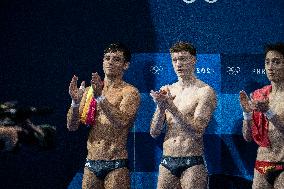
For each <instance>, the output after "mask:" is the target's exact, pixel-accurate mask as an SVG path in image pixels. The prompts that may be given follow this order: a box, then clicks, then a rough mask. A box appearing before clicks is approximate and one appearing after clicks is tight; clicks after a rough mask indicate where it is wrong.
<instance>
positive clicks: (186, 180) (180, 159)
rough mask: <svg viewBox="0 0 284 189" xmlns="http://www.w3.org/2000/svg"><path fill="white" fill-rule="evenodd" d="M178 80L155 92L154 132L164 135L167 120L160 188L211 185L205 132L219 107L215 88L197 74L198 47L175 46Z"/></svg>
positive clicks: (172, 188)
mask: <svg viewBox="0 0 284 189" xmlns="http://www.w3.org/2000/svg"><path fill="white" fill-rule="evenodd" d="M170 53H171V58H172V64H173V67H174V71H175V73H176V75H177V77H178V81H177V82H176V83H173V84H171V85H166V86H163V87H162V88H161V90H160V91H151V93H150V95H151V96H152V98H153V100H154V102H155V103H156V105H157V108H156V111H155V113H154V116H153V119H152V122H151V129H150V134H151V136H152V137H154V138H155V137H157V136H158V135H160V134H161V131H162V130H163V127H164V122H166V125H167V128H166V135H165V139H164V143H163V157H162V160H161V164H160V166H159V177H158V187H157V188H158V189H178V188H182V189H185V188H186V189H188V188H194V189H196V188H198V189H201V188H202V189H203V188H207V180H208V179H207V178H208V173H207V170H206V167H205V164H204V159H203V155H204V150H203V134H204V132H205V128H206V127H207V125H208V123H209V121H210V119H211V116H212V113H213V111H214V109H215V107H216V103H217V102H216V101H217V100H216V94H215V92H214V90H213V89H212V88H211V87H210V86H209V85H207V84H206V83H204V82H203V81H201V80H199V79H198V78H196V76H195V73H194V71H195V64H196V49H195V47H194V46H192V45H191V44H189V43H186V42H178V43H176V44H174V45H173V46H172V47H171V49H170Z"/></svg>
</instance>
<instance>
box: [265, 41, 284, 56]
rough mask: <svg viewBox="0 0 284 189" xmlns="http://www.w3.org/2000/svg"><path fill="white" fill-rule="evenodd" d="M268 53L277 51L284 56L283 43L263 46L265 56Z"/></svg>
mask: <svg viewBox="0 0 284 189" xmlns="http://www.w3.org/2000/svg"><path fill="white" fill-rule="evenodd" d="M269 51H277V52H279V53H280V54H282V55H283V56H284V44H283V43H276V44H268V45H266V46H265V55H266V54H267V53H268V52H269Z"/></svg>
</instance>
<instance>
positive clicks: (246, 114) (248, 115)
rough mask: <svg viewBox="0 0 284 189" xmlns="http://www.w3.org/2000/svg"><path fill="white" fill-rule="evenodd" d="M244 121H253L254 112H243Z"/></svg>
mask: <svg viewBox="0 0 284 189" xmlns="http://www.w3.org/2000/svg"><path fill="white" fill-rule="evenodd" d="M243 117H244V120H247V121H249V120H251V119H252V112H243Z"/></svg>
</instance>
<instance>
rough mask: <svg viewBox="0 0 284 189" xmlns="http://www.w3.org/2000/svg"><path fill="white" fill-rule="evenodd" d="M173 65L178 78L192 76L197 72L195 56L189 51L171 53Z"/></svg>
mask: <svg viewBox="0 0 284 189" xmlns="http://www.w3.org/2000/svg"><path fill="white" fill-rule="evenodd" d="M171 57H172V64H173V67H174V70H175V72H176V74H177V76H178V77H183V76H191V75H192V74H194V71H195V63H196V58H195V56H193V55H191V54H190V53H189V52H187V51H181V52H174V53H171Z"/></svg>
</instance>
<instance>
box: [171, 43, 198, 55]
mask: <svg viewBox="0 0 284 189" xmlns="http://www.w3.org/2000/svg"><path fill="white" fill-rule="evenodd" d="M181 51H186V52H189V53H190V54H191V55H193V56H196V49H195V47H194V46H193V45H192V44H191V43H187V42H183V41H179V42H177V43H175V44H174V45H173V46H172V47H171V48H170V52H171V53H176V52H181Z"/></svg>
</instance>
